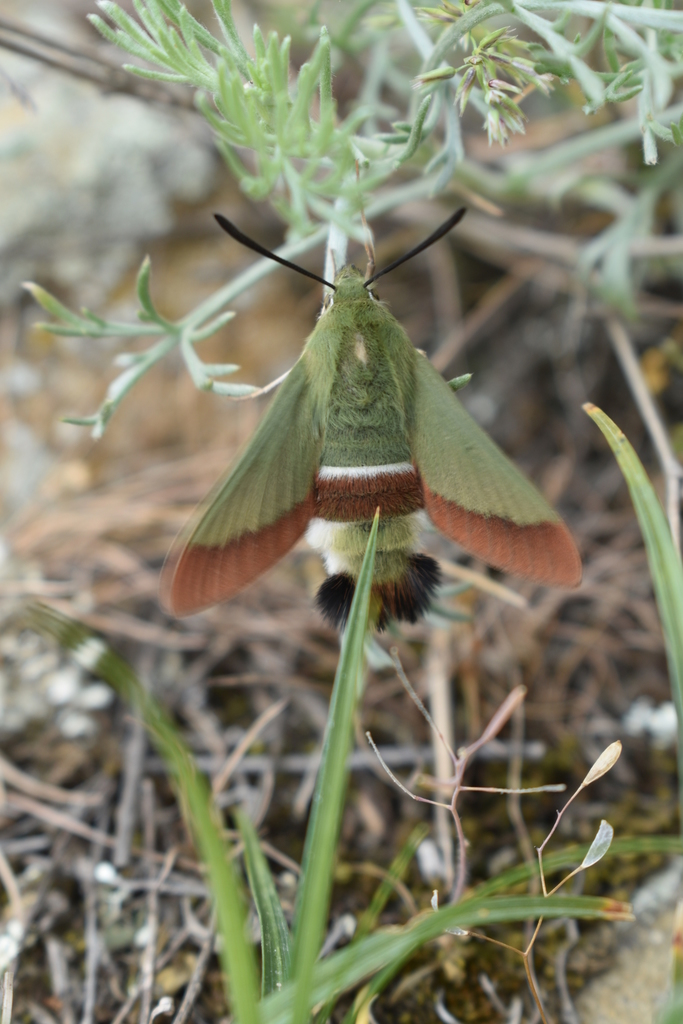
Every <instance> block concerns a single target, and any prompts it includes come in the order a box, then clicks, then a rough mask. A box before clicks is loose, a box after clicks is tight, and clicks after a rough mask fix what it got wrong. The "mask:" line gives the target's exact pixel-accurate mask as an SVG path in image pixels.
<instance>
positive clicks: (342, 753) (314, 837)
mask: <svg viewBox="0 0 683 1024" xmlns="http://www.w3.org/2000/svg"><path fill="white" fill-rule="evenodd" d="M378 524H379V513H377V515H375V521H374V523H373V526H372V530H371V532H370V537H369V540H368V544H367V548H366V549H365V557H364V559H363V565H362V567H361V571H360V575H359V577H358V582H357V584H356V592H355V594H354V596H353V603H352V605H351V611H350V613H349V618H348V623H347V626H346V631H345V633H344V639H343V641H342V646H341V655H340V658H339V665H338V667H337V674H336V676H335V680H334V688H333V690H332V699H331V701H330V711H329V716H328V720H327V728H326V730H325V741H324V744H323V753H322V760H321V763H320V769H319V771H318V781H317V783H316V787H315V794H314V796H313V803H312V806H311V817H310V822H309V825H308V831H307V833H306V843H305V846H304V855H303V860H302V866H301V881H300V883H299V891H298V893H297V907H296V915H295V930H294V951H293V955H292V976H293V981H294V991H295V997H294V1002H293V1007H292V1018H291V1024H306V1021H308V1018H309V1013H310V1009H311V1006H312V1005H313V1000H312V999H311V982H312V977H313V968H314V966H315V961H316V958H317V956H318V954H319V952H320V947H321V945H322V939H323V934H324V930H325V925H326V922H327V914H328V907H329V902H330V894H331V891H332V881H333V876H334V858H335V853H336V848H337V839H338V836H339V829H340V826H341V818H342V813H343V810H344V796H345V793H346V783H347V778H348V771H347V768H346V759H347V755H348V753H349V749H350V746H351V737H352V733H353V713H354V711H355V708H356V704H357V702H358V698H359V696H360V691H361V681H362V672H363V650H364V644H365V634H366V631H367V627H368V616H369V611H370V594H371V587H372V573H373V569H374V565H375V548H376V545H377V528H378Z"/></svg>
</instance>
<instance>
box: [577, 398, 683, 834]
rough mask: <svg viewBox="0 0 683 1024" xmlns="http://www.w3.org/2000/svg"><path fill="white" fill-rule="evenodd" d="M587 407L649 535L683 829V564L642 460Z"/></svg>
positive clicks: (647, 544) (609, 423) (595, 409)
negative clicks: (675, 738) (674, 725)
mask: <svg viewBox="0 0 683 1024" xmlns="http://www.w3.org/2000/svg"><path fill="white" fill-rule="evenodd" d="M583 408H584V410H585V411H586V412H587V413H588V415H589V416H590V418H591V419H592V420H593V421H594V422H595V423H597V425H598V426H599V428H600V430H601V431H602V433H603V435H604V436H605V438H606V439H607V442H608V444H609V446H610V448H611V449H612V451H613V452H614V455H615V457H616V460H617V462H618V463H619V468H620V469H621V471H622V473H623V474H624V478H625V480H626V483H627V484H628V489H629V493H630V495H631V501H632V502H633V506H634V508H635V510H636V515H637V517H638V522H639V524H640V529H641V532H642V534H643V540H644V541H645V550H646V551H647V558H648V563H649V565H650V573H651V576H652V585H653V587H654V592H655V597H656V600H657V607H658V609H659V615H660V618H661V620H662V629H663V632H664V644H665V647H666V657H667V662H668V665H669V676H670V678H671V690H672V693H673V700H674V704H675V705H676V713H677V715H678V779H679V809H680V812H681V828H682V829H683V568H681V559H680V556H679V554H678V552H677V551H676V548H675V547H674V543H673V540H672V539H671V532H670V531H669V524H668V523H667V521H666V516H665V515H664V512H663V510H662V506H661V505H660V504H659V500H658V498H657V495H656V494H655V491H654V488H653V486H652V484H651V483H650V481H649V480H648V477H647V473H646V472H645V470H644V468H643V464H642V463H641V461H640V459H639V458H638V456H637V455H636V453H635V451H634V450H633V447H632V446H631V445H630V444H629V442H628V440H627V439H626V437H625V436H624V434H623V433H622V432H621V430H619V428H618V427H617V425H616V423H613V422H612V420H611V419H610V418H609V416H607V415H606V414H605V413H604V412H603V411H602V409H598V407H597V406H595V405H592V404H591V403H586V405H584V407H583Z"/></svg>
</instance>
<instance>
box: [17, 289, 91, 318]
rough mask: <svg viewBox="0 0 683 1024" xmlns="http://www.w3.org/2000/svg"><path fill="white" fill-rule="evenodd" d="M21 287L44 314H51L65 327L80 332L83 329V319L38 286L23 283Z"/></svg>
mask: <svg viewBox="0 0 683 1024" xmlns="http://www.w3.org/2000/svg"><path fill="white" fill-rule="evenodd" d="M23 287H24V288H25V289H26V291H27V292H30V294H31V295H32V296H33V298H34V299H35V300H36V302H37V303H38V305H39V306H42V307H43V309H44V310H45V312H46V313H51V314H52V316H54V317H56V318H57V320H61V321H62V323H63V324H64V325H65V326H68V327H73V328H75V329H78V330H80V329H81V328H82V327H83V318H82V317H80V316H77V315H76V313H72V312H71V310H70V309H67V307H66V306H64V305H62V303H61V302H60V301H59V299H56V298H55V297H54V295H51V294H50V292H48V291H46V290H45V289H44V288H41V286H40V285H39V284H34V283H33V281H24V284H23ZM50 326H51V325H50V324H46V328H47V329H49V328H50Z"/></svg>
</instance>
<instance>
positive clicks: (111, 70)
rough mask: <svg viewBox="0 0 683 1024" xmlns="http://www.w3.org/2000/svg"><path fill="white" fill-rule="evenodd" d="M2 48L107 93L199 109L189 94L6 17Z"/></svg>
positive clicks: (0, 23)
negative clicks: (141, 77)
mask: <svg viewBox="0 0 683 1024" xmlns="http://www.w3.org/2000/svg"><path fill="white" fill-rule="evenodd" d="M0 48H2V49H5V50H11V51H12V52H13V53H18V54H20V55H21V56H22V57H28V58H30V59H31V60H35V61H39V62H40V63H41V64H46V65H47V66H48V67H52V68H55V69H56V70H58V71H63V72H65V73H66V74H68V75H72V76H73V77H75V78H81V79H84V80H85V81H88V82H92V83H93V84H94V85H98V86H100V88H101V89H103V90H104V91H105V92H116V93H124V94H126V95H129V96H134V97H135V98H136V99H140V100H143V101H144V102H146V103H160V104H163V105H164V106H172V107H180V108H181V109H183V110H194V109H195V107H194V103H193V100H192V96H191V95H190V94H189V93H188V94H183V93H182V92H180V91H179V92H175V91H174V90H173V89H169V88H168V87H167V86H165V85H164V83H163V82H150V81H143V80H142V79H138V78H136V77H135V76H134V75H132V74H131V73H130V72H128V71H124V70H123V68H121V67H119V66H118V65H116V64H112V63H110V62H109V61H108V60H105V59H104V58H103V57H102V56H101V55H100V54H98V53H96V52H94V51H92V50H86V49H79V48H76V47H74V46H68V45H66V44H64V43H60V42H58V41H56V40H54V39H50V38H48V37H47V36H45V35H43V34H42V33H40V32H36V30H35V29H33V28H30V27H29V26H28V25H20V24H18V23H17V22H13V21H10V20H9V19H8V18H5V17H0Z"/></svg>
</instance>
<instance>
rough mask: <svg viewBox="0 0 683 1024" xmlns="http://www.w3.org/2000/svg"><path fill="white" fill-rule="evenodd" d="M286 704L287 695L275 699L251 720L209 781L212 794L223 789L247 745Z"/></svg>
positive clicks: (246, 749) (287, 701) (287, 700)
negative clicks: (254, 719)
mask: <svg viewBox="0 0 683 1024" xmlns="http://www.w3.org/2000/svg"><path fill="white" fill-rule="evenodd" d="M287 704H289V697H283V698H282V699H281V700H278V701H276V703H275V704H271V705H270V707H268V708H266V710H265V711H264V712H262V714H260V715H259V716H258V718H257V719H256V721H255V722H252V724H251V725H250V726H249V728H248V729H247V731H246V732H245V734H244V736H243V737H242V739H241V740H240V741H239V743H238V744H237V746H236V747H235V749H234V750H233V751H232V753H231V754H230V756H229V757H228V758H227V759H226V761H225V763H224V764H223V765H222V767H221V768H220V770H219V771H218V772H216V775H215V777H214V779H213V782H212V783H211V788H212V790H213V795H214V796H217V795H218V793H220V792H221V790H223V789H225V786H226V785H227V783H228V781H229V779H230V776H231V775H232V773H233V772H234V771H235V769H236V768H237V766H238V764H239V763H240V761H241V760H242V758H243V757H244V755H245V754H246V753H247V751H248V750H249V747H250V746H251V745H252V743H254V741H255V740H256V739H257V737H258V736H259V734H260V733H261V732H262V731H263V730H264V729H265V728H266V726H267V725H269V723H270V722H272V721H273V719H274V718H277V716H278V715H279V714H280V712H281V711H284V709H285V708H286V707H287Z"/></svg>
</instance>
